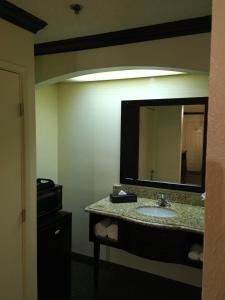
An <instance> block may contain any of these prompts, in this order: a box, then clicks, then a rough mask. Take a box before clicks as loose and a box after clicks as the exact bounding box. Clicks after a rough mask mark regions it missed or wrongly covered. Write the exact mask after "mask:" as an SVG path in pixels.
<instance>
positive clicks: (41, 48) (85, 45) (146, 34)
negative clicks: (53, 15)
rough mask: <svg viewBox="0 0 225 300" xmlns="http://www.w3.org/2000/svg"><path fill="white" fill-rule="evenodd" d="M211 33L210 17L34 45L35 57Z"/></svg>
mask: <svg viewBox="0 0 225 300" xmlns="http://www.w3.org/2000/svg"><path fill="white" fill-rule="evenodd" d="M210 31H211V16H205V17H199V18H193V19H186V20H181V21H175V22H169V23H162V24H156V25H150V26H145V27H139V28H133V29H127V30H121V31H115V32H108V33H103V34H96V35H90V36H84V37H78V38H73V39H65V40H60V41H53V42H47V43H42V44H36V45H35V55H36V56H38V55H45V54H54V53H62V52H70V51H80V50H86V49H94V48H101V47H108V46H116V45H123V44H130V43H137V42H144V41H151V40H158V39H165V38H171V37H176V36H183V35H190V34H198V33H205V32H210Z"/></svg>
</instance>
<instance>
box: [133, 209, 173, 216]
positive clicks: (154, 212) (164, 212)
mask: <svg viewBox="0 0 225 300" xmlns="http://www.w3.org/2000/svg"><path fill="white" fill-rule="evenodd" d="M136 210H137V212H138V213H139V214H141V215H144V216H151V217H158V218H173V217H175V216H176V215H177V213H176V212H175V210H172V209H170V208H166V207H153V206H141V207H138V208H137V209H136Z"/></svg>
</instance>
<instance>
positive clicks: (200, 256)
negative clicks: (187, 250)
mask: <svg viewBox="0 0 225 300" xmlns="http://www.w3.org/2000/svg"><path fill="white" fill-rule="evenodd" d="M199 259H200V261H201V262H203V252H201V253H200V255H199Z"/></svg>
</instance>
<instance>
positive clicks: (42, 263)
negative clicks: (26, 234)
mask: <svg viewBox="0 0 225 300" xmlns="http://www.w3.org/2000/svg"><path fill="white" fill-rule="evenodd" d="M70 268H71V216H70V215H69V216H66V217H63V218H62V219H61V220H60V221H58V222H56V223H55V224H52V225H51V226H48V227H47V228H45V229H44V230H42V231H39V232H38V299H39V300H49V299H54V300H64V299H68V298H69V295H70Z"/></svg>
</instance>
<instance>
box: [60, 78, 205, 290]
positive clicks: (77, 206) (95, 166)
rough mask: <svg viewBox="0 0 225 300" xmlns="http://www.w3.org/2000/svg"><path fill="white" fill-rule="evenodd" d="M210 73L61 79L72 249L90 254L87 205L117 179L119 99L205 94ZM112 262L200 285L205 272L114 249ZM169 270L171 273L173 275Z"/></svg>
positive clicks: (64, 169)
mask: <svg viewBox="0 0 225 300" xmlns="http://www.w3.org/2000/svg"><path fill="white" fill-rule="evenodd" d="M207 87H208V79H207V76H200V75H193V76H187V75H183V76H176V77H165V78H157V79H156V78H153V79H138V80H125V81H111V82H98V83H94V82H93V83H79V84H78V83H76V84H75V83H62V84H59V85H58V92H59V93H58V97H59V98H58V99H59V110H58V111H59V143H58V145H59V182H60V183H61V184H63V186H64V192H63V193H64V205H63V206H64V209H66V210H69V211H72V212H73V251H74V252H78V253H81V254H84V255H92V250H93V249H92V244H91V243H89V242H88V214H87V213H85V212H84V208H85V207H86V206H87V205H88V204H90V203H93V202H94V201H97V200H99V199H101V198H103V197H105V196H107V195H108V194H109V193H110V192H111V191H112V185H113V184H114V183H118V182H119V157H120V104H121V100H127V99H146V98H168V97H179V96H180V97H192V96H207V93H208V92H207ZM108 257H109V258H110V260H111V261H114V262H117V263H120V264H124V265H128V266H130V267H136V268H139V269H144V270H147V271H149V272H151V273H155V274H159V275H162V276H165V277H169V278H171V277H173V278H174V279H176V280H179V281H184V282H188V283H191V284H194V285H201V271H199V270H196V269H192V268H188V267H180V266H172V267H171V266H170V267H171V268H170V267H168V265H167V264H163V263H160V264H159V263H156V262H151V261H148V260H144V259H141V258H136V257H135V256H131V255H129V254H122V253H121V252H120V251H118V250H115V249H112V250H111V251H110V256H105V252H104V251H103V258H108ZM171 273H172V274H173V275H171Z"/></svg>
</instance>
